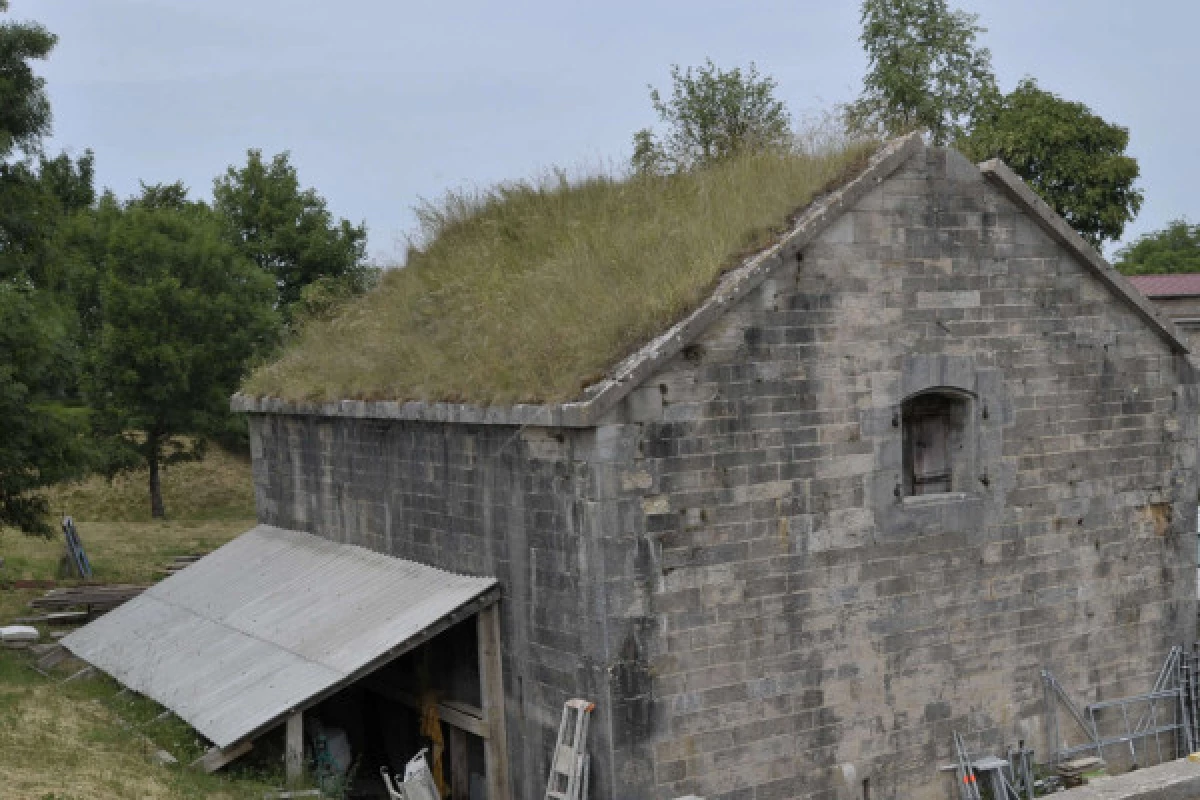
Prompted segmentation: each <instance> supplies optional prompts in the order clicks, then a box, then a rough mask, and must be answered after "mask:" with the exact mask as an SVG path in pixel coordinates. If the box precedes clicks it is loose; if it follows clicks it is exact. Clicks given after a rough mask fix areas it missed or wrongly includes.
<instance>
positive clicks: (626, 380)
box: [229, 132, 924, 428]
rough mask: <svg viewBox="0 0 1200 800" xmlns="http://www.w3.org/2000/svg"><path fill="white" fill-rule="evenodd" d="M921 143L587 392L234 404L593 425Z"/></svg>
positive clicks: (235, 401)
mask: <svg viewBox="0 0 1200 800" xmlns="http://www.w3.org/2000/svg"><path fill="white" fill-rule="evenodd" d="M923 147H924V141H923V139H922V136H921V134H920V133H919V132H917V133H910V134H908V135H906V136H901V137H899V138H896V139H892V140H891V141H889V142H887V143H885V144H884V145H883V146H882V147H880V148H879V150H878V151H876V152H875V154H874V155H872V156H871V159H870V161H869V162H868V163H867V166H866V168H865V169H864V170H863V171H862V172H861V173H859V174H858V175H857V176H855V177H854V178H852V179H851V180H849V181H847V182H846V183H844V184H842V185H841V186H840V187H838V188H837V189H836V190H834V191H832V192H830V193H829V194H827V195H825V196H824V197H821V198H820V199H818V200H816V201H815V202H813V203H812V204H811V205H810V206H809V207H808V208H807V209H806V210H804V211H803V212H802V213H801V214H800V216H799V218H798V219H797V220H796V223H795V225H794V226H793V228H792V230H791V231H790V232H789V233H788V234H786V235H785V236H783V237H782V238H781V239H780V240H779V241H778V242H776V243H775V244H773V245H771V246H770V247H767V248H766V249H764V250H761V251H759V252H758V253H756V254H754V255H753V256H751V257H750V258H748V259H747V260H746V261H744V262H742V264H741V265H740V266H738V267H736V268H734V269H732V270H730V271H728V272H726V273H725V275H724V276H723V277H722V278H721V280H720V281H719V283H718V284H717V288H716V289H715V290H714V291H713V292H712V294H710V295H709V297H708V299H707V300H705V301H704V302H703V303H702V304H701V305H700V307H699V308H697V309H696V310H695V311H693V312H691V313H690V314H688V315H687V316H686V317H684V318H683V319H682V320H680V321H679V322H677V323H675V324H674V325H672V326H671V327H670V328H668V329H667V330H666V331H665V332H663V333H662V334H659V335H658V336H656V337H655V338H654V339H652V340H651V341H650V342H648V343H647V344H645V345H644V346H642V347H641V348H640V349H638V350H637V351H636V352H635V353H633V354H632V355H630V356H628V357H627V358H625V359H624V360H623V361H621V362H620V363H619V364H617V366H616V367H615V368H614V369H613V371H612V376H611V377H609V378H606V379H604V380H602V381H600V382H598V383H596V384H594V385H592V386H589V387H588V388H587V389H585V390H584V392H583V395H584V399H582V400H579V401H576V402H570V403H559V404H554V405H537V404H518V405H512V406H488V407H484V406H477V405H471V404H459V403H423V402H417V401H413V402H394V401H366V400H338V401H333V402H328V403H319V402H313V403H304V402H291V401H288V400H282V399H279V398H275V397H251V396H249V395H245V394H241V393H238V394H235V395H234V396H233V398H232V399H231V400H230V404H229V405H230V408H231V409H232V410H233V411H238V412H244V413H250V414H295V415H304V416H324V417H354V418H361V419H397V420H419V421H426V422H453V423H459V424H464V425H520V426H531V427H548V428H589V427H593V426H595V425H597V424H599V422H600V420H601V419H602V418H603V417H604V415H605V414H607V413H608V412H609V411H610V410H612V409H613V407H615V406H616V404H617V403H619V402H620V401H621V400H622V399H623V398H624V397H625V396H626V395H627V394H629V393H630V392H631V391H633V390H634V389H636V388H637V387H638V385H639V384H640V383H641V382H642V381H644V380H646V379H647V378H648V377H650V376H651V375H652V374H653V373H654V372H655V371H657V370H658V368H659V367H661V366H662V365H663V364H664V363H665V362H666V361H668V360H669V359H671V358H673V357H674V356H675V355H676V354H677V353H679V351H681V350H682V349H683V348H684V347H686V346H687V345H688V344H690V343H691V342H692V341H694V340H695V339H696V338H697V337H698V336H699V335H700V334H701V333H703V332H704V330H705V329H706V328H708V326H709V325H711V324H712V323H713V322H714V321H716V319H717V318H718V317H720V316H721V315H722V314H723V313H724V312H725V311H726V309H728V308H730V307H731V306H732V305H733V304H735V303H736V302H737V301H739V300H741V299H742V298H743V297H745V296H746V295H747V294H748V293H749V292H751V291H752V290H754V289H755V288H757V287H758V286H759V285H761V284H762V282H763V281H764V280H766V278H767V277H769V276H770V275H771V274H772V273H773V272H774V271H775V270H776V269H778V268H779V267H781V266H782V265H783V264H784V263H785V261H786V260H787V259H789V258H795V257H796V256H797V255H798V254H799V253H800V251H801V250H802V249H803V248H804V247H805V245H807V244H809V243H810V242H811V241H812V240H813V239H815V238H816V237H817V235H818V234H820V233H821V231H823V230H825V228H826V227H828V226H829V224H830V223H832V222H833V221H834V220H836V219H837V218H838V217H839V216H841V214H842V213H843V212H845V211H847V210H848V209H850V208H851V207H853V206H854V204H855V203H857V202H858V201H859V200H860V199H862V197H863V196H864V195H865V194H866V193H867V192H869V191H870V190H871V189H874V188H875V187H876V186H878V185H879V184H880V183H882V182H883V181H884V180H886V179H887V178H888V177H890V176H891V174H892V173H893V172H895V171H896V170H897V169H898V168H899V167H900V166H901V165H902V164H904V162H906V161H907V160H908V159H909V158H910V157H911V156H912V155H913V154H914V153H916V152H917V151H918V150H920V149H922V148H923Z"/></svg>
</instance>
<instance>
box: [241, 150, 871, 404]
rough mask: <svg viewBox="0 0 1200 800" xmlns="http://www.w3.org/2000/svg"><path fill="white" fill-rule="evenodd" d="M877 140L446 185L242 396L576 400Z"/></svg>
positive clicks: (857, 165)
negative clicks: (336, 307)
mask: <svg viewBox="0 0 1200 800" xmlns="http://www.w3.org/2000/svg"><path fill="white" fill-rule="evenodd" d="M875 147H876V145H874V144H867V143H859V144H848V145H844V146H840V147H836V148H826V149H825V150H824V151H823V152H820V153H818V154H798V153H789V154H778V153H772V154H755V155H747V156H744V157H742V158H739V159H736V160H732V161H729V162H727V163H723V164H720V165H718V166H715V167H712V168H709V169H705V170H702V171H696V172H693V173H689V174H684V175H677V176H672V177H670V178H655V177H633V178H627V179H615V178H609V177H594V178H589V179H586V180H582V181H578V182H569V181H567V180H566V179H565V178H559V179H556V180H554V181H548V182H543V183H542V184H538V185H533V184H528V183H521V184H511V185H504V186H500V187H497V188H494V189H491V190H489V191H487V192H484V193H481V194H478V195H470V196H467V195H461V194H460V195H450V196H448V198H447V199H446V200H445V201H444V202H443V203H442V204H441V205H440V206H437V207H429V206H427V207H426V208H424V209H423V210H422V221H423V223H424V227H425V230H426V240H425V241H426V244H424V246H422V247H421V248H420V249H419V250H416V251H414V252H413V253H412V254H411V255H410V258H409V263H408V266H406V267H405V268H403V269H398V270H393V271H390V272H388V273H387V274H386V275H385V276H384V278H383V280H382V281H381V283H380V285H379V287H378V288H377V289H376V290H374V291H372V292H371V293H369V294H368V295H366V296H365V297H363V298H360V299H359V300H357V301H355V302H354V303H353V304H352V305H350V306H349V307H348V308H346V309H345V310H344V311H343V312H342V313H341V314H340V315H339V316H337V317H336V318H334V319H332V320H329V321H325V322H318V323H314V324H312V325H310V326H309V327H308V328H307V330H306V331H305V332H304V334H303V335H302V336H301V337H300V338H299V340H298V341H297V342H295V343H294V344H293V345H292V346H291V347H290V348H289V349H288V350H286V351H285V352H284V354H283V355H282V357H281V358H279V359H278V360H277V361H276V362H274V363H273V364H270V365H267V366H265V367H263V368H261V369H259V370H258V371H257V372H256V373H255V374H253V375H252V376H251V377H250V379H249V380H248V381H247V383H246V385H245V387H244V388H243V391H244V392H246V393H248V394H251V395H256V396H272V397H280V398H284V399H288V400H294V401H299V400H334V399H344V398H355V399H363V400H425V401H449V402H470V403H478V404H485V405H499V404H511V403H519V402H536V403H541V402H562V401H566V400H570V399H573V398H576V397H578V396H579V395H580V392H581V390H582V389H583V388H584V387H585V386H587V385H589V384H591V383H594V382H595V381H596V380H598V379H600V378H601V377H603V376H604V374H605V373H606V372H607V371H608V370H609V369H610V368H611V367H613V366H614V365H615V364H616V363H618V362H619V361H620V360H621V359H622V358H623V357H625V356H626V355H628V354H629V353H631V352H633V351H634V350H635V349H637V348H638V347H639V346H641V345H642V344H644V343H645V342H646V341H648V340H649V339H650V338H652V337H653V336H654V335H656V334H658V333H659V332H661V331H662V330H663V329H665V328H666V327H668V326H670V325H671V324H673V323H674V322H676V321H677V320H679V319H680V318H681V317H682V316H684V315H685V314H687V313H688V312H689V311H691V310H692V309H694V308H695V307H696V306H698V305H699V304H700V303H701V302H702V301H703V300H704V298H705V297H706V296H707V294H708V293H709V292H710V291H711V290H712V289H713V287H714V285H715V283H716V281H717V279H718V277H719V276H720V274H721V273H722V272H723V271H724V270H725V269H727V268H729V267H731V266H735V265H736V264H737V263H739V261H740V260H741V259H742V258H743V257H745V256H746V255H747V254H748V253H750V252H753V251H754V250H757V249H761V248H762V247H763V246H765V245H767V244H768V243H770V242H771V240H772V238H773V237H775V236H777V235H778V234H779V232H780V231H781V230H783V229H784V228H785V226H786V225H787V223H788V221H789V219H790V218H791V217H792V216H793V215H794V214H795V212H797V211H798V210H800V209H801V208H803V207H804V206H806V205H807V204H808V203H809V202H810V201H811V200H812V198H813V197H814V196H815V195H816V194H817V193H818V192H820V191H821V190H823V189H825V188H828V187H829V186H830V185H831V184H834V183H837V182H840V181H841V180H844V179H846V178H847V177H848V176H849V175H850V174H851V173H852V172H854V171H856V170H859V169H861V168H862V166H863V165H864V164H865V163H866V160H867V159H868V157H869V156H870V154H871V153H872V152H873V151H874V149H875Z"/></svg>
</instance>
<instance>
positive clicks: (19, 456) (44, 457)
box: [0, 280, 86, 535]
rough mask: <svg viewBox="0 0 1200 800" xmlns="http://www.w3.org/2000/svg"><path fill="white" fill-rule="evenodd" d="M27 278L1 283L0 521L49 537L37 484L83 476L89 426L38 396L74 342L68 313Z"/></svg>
mask: <svg viewBox="0 0 1200 800" xmlns="http://www.w3.org/2000/svg"><path fill="white" fill-rule="evenodd" d="M50 301H51V298H50V297H48V296H47V295H46V294H45V293H41V292H38V291H37V290H36V289H34V288H33V286H32V285H31V284H29V283H28V282H25V281H16V280H8V281H3V282H0V431H2V435H0V526H13V527H16V528H19V529H20V530H22V531H24V532H26V533H32V534H40V535H49V534H50V533H51V529H50V527H49V526H48V525H47V524H46V513H47V511H48V508H47V506H46V500H45V498H44V497H42V496H41V495H39V494H37V493H36V490H37V489H40V488H42V487H44V486H48V485H50V484H52V483H57V482H58V481H60V480H65V479H67V478H73V477H77V476H78V475H79V474H80V473H81V472H82V471H83V468H84V465H85V464H86V449H85V447H84V437H83V431H82V430H81V427H80V426H79V425H76V424H73V423H72V420H71V418H70V417H69V416H67V415H65V414H63V413H62V412H61V410H60V409H59V408H58V407H57V406H56V405H55V404H53V403H51V402H49V401H47V400H45V399H44V398H42V397H39V391H38V390H39V388H40V386H41V385H42V384H45V383H48V382H52V381H53V379H54V372H55V370H56V368H57V365H58V363H59V362H60V360H61V358H62V355H63V351H64V350H66V349H68V348H69V347H70V341H69V337H68V331H67V330H66V329H65V328H64V326H63V325H62V317H61V315H59V314H57V313H56V311H57V309H56V308H55V307H54V306H53V305H52V303H51V302H50Z"/></svg>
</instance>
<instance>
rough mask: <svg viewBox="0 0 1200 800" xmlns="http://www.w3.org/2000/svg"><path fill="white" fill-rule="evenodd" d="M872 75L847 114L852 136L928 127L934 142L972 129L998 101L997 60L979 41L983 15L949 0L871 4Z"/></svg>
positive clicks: (874, 0) (864, 38)
mask: <svg viewBox="0 0 1200 800" xmlns="http://www.w3.org/2000/svg"><path fill="white" fill-rule="evenodd" d="M861 19H862V35H861V36H860V37H859V39H860V41H861V42H862V43H863V48H864V49H865V50H866V51H867V69H868V71H867V75H866V77H865V78H864V79H863V91H862V94H861V95H860V96H859V98H858V100H857V101H855V102H854V103H852V104H851V105H850V106H849V107H848V108H847V109H846V121H847V123H848V125H849V127H850V128H851V130H855V131H862V132H869V133H873V134H879V133H882V134H884V135H889V136H895V135H898V134H901V133H907V132H909V131H912V130H916V129H919V128H924V129H926V130H928V131H929V134H930V136H931V138H932V139H933V142H934V144H939V145H941V144H945V143H947V142H948V141H950V140H952V139H954V138H955V136H956V135H957V134H959V133H960V132H961V131H963V130H964V129H965V127H966V126H967V125H968V124H969V122H970V120H971V119H972V117H974V116H975V113H976V110H977V109H978V108H979V107H981V106H984V105H987V104H988V103H989V102H991V101H992V100H993V99H994V98H995V97H996V96H997V95H998V91H997V89H996V79H995V77H994V76H993V75H992V55H991V53H990V52H989V51H988V49H987V48H986V47H979V46H978V45H977V44H976V42H975V37H976V35H977V34H980V33H984V32H985V29H984V28H981V27H979V25H978V24H977V22H978V16H977V15H975V14H967V13H965V12H963V11H951V10H950V9H949V8H948V7H947V5H946V2H945V0H864V2H863V5H862V17H861Z"/></svg>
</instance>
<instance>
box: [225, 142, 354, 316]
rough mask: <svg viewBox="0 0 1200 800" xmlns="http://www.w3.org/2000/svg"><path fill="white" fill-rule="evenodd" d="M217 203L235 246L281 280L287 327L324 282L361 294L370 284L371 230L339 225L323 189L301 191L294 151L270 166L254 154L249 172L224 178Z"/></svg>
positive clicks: (235, 172)
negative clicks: (314, 286)
mask: <svg viewBox="0 0 1200 800" xmlns="http://www.w3.org/2000/svg"><path fill="white" fill-rule="evenodd" d="M213 198H214V208H215V209H216V211H217V213H219V214H220V215H221V216H222V217H223V218H224V219H225V221H226V225H227V230H228V233H229V236H230V240H231V241H232V242H234V243H235V244H236V245H237V246H238V248H239V249H240V250H241V251H242V252H243V253H244V254H245V255H246V256H247V257H249V258H250V259H252V260H253V261H254V262H255V263H256V264H258V266H259V267H261V268H262V269H263V270H265V271H266V272H267V273H268V274H270V275H271V276H272V277H273V278H274V280H275V286H276V289H277V304H278V308H279V310H280V313H281V314H282V316H283V318H284V320H285V321H289V322H290V320H291V317H292V313H293V310H294V308H293V307H294V306H295V304H296V303H297V302H298V301H299V300H300V296H301V292H302V291H303V289H304V287H305V286H307V285H308V284H310V283H312V282H313V281H315V280H317V279H318V278H333V279H338V280H340V281H343V282H344V284H345V285H346V286H347V287H349V288H350V289H351V290H353V291H363V290H365V289H366V288H367V287H368V286H369V284H370V282H371V277H372V275H373V271H372V269H371V268H370V267H368V266H366V265H365V264H364V262H363V259H364V257H365V254H366V245H367V230H366V227H365V226H363V225H357V226H356V225H351V224H350V223H349V222H348V221H347V220H345V219H340V220H336V221H335V220H334V218H333V215H332V214H331V213H330V212H329V210H328V209H327V208H326V205H325V199H324V198H323V197H321V195H319V194H317V192H316V190H315V189H312V188H309V189H301V188H300V181H299V178H298V177H297V175H296V168H295V167H294V166H292V164H291V163H290V161H289V155H288V153H286V152H284V153H280V154H279V155H277V156H275V157H274V158H272V159H271V161H270V162H269V163H268V162H265V161H264V160H263V157H262V152H261V151H259V150H250V151H248V153H247V160H246V166H245V167H243V168H241V169H235V168H233V167H230V168H229V169H228V170H226V172H225V174H224V175H222V176H221V177H219V178H217V179H216V181H215V182H214V185H213Z"/></svg>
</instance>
